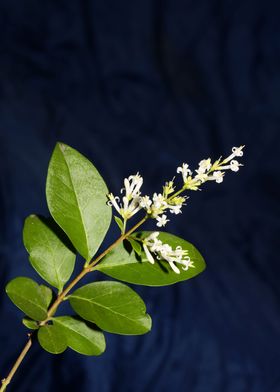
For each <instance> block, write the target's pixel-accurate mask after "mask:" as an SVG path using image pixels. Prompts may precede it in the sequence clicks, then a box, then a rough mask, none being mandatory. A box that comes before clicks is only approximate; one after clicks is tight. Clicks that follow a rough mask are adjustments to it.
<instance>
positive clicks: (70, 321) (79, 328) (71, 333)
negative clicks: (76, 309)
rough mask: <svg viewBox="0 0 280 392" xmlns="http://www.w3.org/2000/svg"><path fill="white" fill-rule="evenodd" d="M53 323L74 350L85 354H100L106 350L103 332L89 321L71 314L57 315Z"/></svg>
mask: <svg viewBox="0 0 280 392" xmlns="http://www.w3.org/2000/svg"><path fill="white" fill-rule="evenodd" d="M53 323H54V325H56V326H58V327H59V328H60V329H61V331H62V332H63V334H64V336H65V337H66V340H67V345H68V346H69V347H70V348H72V350H75V351H77V352H78V353H80V354H84V355H100V354H102V353H103V352H104V351H105V348H106V343H105V338H104V334H103V332H102V331H100V330H98V329H96V328H94V326H89V323H86V322H85V321H83V320H80V319H78V318H77V317H70V316H61V317H56V318H54V319H53Z"/></svg>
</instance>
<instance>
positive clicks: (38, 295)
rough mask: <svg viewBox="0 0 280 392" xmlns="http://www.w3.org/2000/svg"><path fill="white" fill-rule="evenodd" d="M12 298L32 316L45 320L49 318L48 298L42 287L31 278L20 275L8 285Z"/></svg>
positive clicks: (7, 289)
mask: <svg viewBox="0 0 280 392" xmlns="http://www.w3.org/2000/svg"><path fill="white" fill-rule="evenodd" d="M6 293H7V294H8V296H9V298H10V300H11V301H12V302H13V303H14V304H15V305H16V306H17V307H18V308H19V309H20V310H22V311H23V312H24V313H25V314H26V315H27V316H29V317H30V318H32V319H34V320H37V321H43V320H45V319H46V318H47V306H46V299H45V298H44V296H43V293H42V290H41V287H40V286H39V285H38V284H37V283H36V282H34V280H32V279H30V278H24V277H19V278H15V279H13V280H11V281H10V282H9V283H8V284H7V286H6Z"/></svg>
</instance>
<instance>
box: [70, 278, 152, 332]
mask: <svg viewBox="0 0 280 392" xmlns="http://www.w3.org/2000/svg"><path fill="white" fill-rule="evenodd" d="M69 299H70V304H71V306H72V308H73V309H74V310H75V312H76V313H77V314H78V315H79V316H81V317H82V318H84V319H85V320H88V321H91V322H93V323H95V324H96V325H98V326H99V327H100V328H101V329H103V330H104V331H108V332H112V333H118V334H122V335H141V334H144V333H146V332H148V331H149V330H150V329H151V318H150V316H149V315H148V314H147V313H146V306H145V303H144V302H143V300H142V299H141V298H140V297H139V295H138V294H137V293H136V292H135V291H133V290H132V289H131V288H130V287H128V286H126V285H125V284H123V283H119V282H97V283H90V284H87V285H85V286H83V287H81V288H79V289H78V290H76V291H75V292H74V293H73V294H72V295H70V297H69Z"/></svg>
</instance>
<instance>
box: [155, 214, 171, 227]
mask: <svg viewBox="0 0 280 392" xmlns="http://www.w3.org/2000/svg"><path fill="white" fill-rule="evenodd" d="M156 219H157V226H158V227H164V226H165V225H166V223H167V222H169V219H167V216H166V215H165V214H163V215H161V216H157V218H156Z"/></svg>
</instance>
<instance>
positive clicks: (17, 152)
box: [0, 0, 280, 392]
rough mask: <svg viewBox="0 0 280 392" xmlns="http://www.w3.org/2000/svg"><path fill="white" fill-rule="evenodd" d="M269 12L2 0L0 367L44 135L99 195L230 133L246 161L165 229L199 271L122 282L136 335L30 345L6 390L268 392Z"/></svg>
mask: <svg viewBox="0 0 280 392" xmlns="http://www.w3.org/2000/svg"><path fill="white" fill-rule="evenodd" d="M279 19H280V8H279V2H278V1H257V0H251V1H249V0H243V1H230V0H227V1H214V0H205V1H202V0H200V1H194V0H165V1H164V0H141V1H132V0H125V1H116V0H99V1H90V0H78V1H72V0H49V1H35V0H25V1H19V0H1V1H0V181H1V184H0V218H1V226H0V227H1V231H0V256H1V273H0V289H1V295H0V319H1V327H0V344H1V354H0V373H1V376H2V377H4V376H5V375H6V374H7V371H8V370H9V368H10V366H11V363H12V361H13V360H14V359H15V357H16V355H17V354H18V352H19V350H20V349H21V347H22V346H23V344H24V342H25V340H26V331H25V330H24V327H23V326H21V313H20V312H19V311H18V310H17V309H16V308H15V307H14V306H13V305H12V304H11V303H10V301H9V300H8V298H7V297H6V296H5V295H4V287H5V284H6V283H7V282H8V280H10V279H12V278H13V277H15V276H17V275H26V276H33V277H35V273H33V271H32V268H31V267H30V265H29V262H28V258H27V254H26V252H25V250H24V247H23V244H22V239H21V231H22V225H23V221H24V218H25V217H26V216H27V215H29V214H30V213H43V214H44V213H45V214H46V213H47V207H46V202H45V195H44V186H45V177H46V172H47V165H48V161H49V158H50V154H51V152H52V149H53V147H54V144H55V142H56V141H57V140H60V141H63V142H65V143H67V144H70V145H71V146H73V147H74V148H76V149H78V150H79V151H81V152H82V153H83V154H85V155H86V156H87V157H89V158H90V159H91V160H92V161H93V162H94V164H95V165H96V167H97V168H98V169H99V170H100V171H101V173H102V174H103V176H104V178H105V179H106V181H107V183H108V185H109V187H110V190H111V191H113V192H115V193H117V192H118V191H119V189H120V188H121V186H122V184H121V183H122V179H123V178H124V177H125V176H127V175H129V174H131V173H135V172H137V171H140V173H141V174H142V175H143V176H144V179H145V185H144V190H145V191H146V192H147V193H152V192H154V191H159V190H160V189H161V186H162V184H163V182H164V181H165V180H167V179H170V178H172V177H173V175H174V173H175V170H176V167H177V166H178V165H179V164H181V163H182V162H188V163H190V164H191V165H192V166H193V167H194V166H195V165H196V164H197V162H198V161H199V160H200V159H202V158H207V157H208V156H211V157H213V158H214V157H219V156H220V154H223V155H226V154H228V153H229V152H230V149H231V147H232V146H237V145H240V144H246V154H245V156H244V160H243V161H244V163H245V166H244V168H242V170H241V171H240V172H239V173H238V174H235V173H228V174H227V175H226V178H225V181H224V183H223V184H220V185H218V184H214V183H211V184H209V185H207V186H205V188H207V189H204V190H203V191H202V192H196V193H195V192H193V193H192V194H191V199H190V200H189V203H188V206H187V207H185V209H184V213H183V214H182V215H180V216H176V217H175V216H172V220H171V222H170V223H169V224H168V226H167V227H166V229H167V230H168V231H171V232H173V233H175V234H177V235H179V236H182V237H184V238H186V239H188V240H189V241H191V242H193V243H194V244H195V245H196V246H197V247H198V248H199V249H200V251H201V252H202V253H203V255H204V257H205V259H206V262H207V265H208V268H207V269H206V271H205V272H204V273H203V274H202V275H201V276H199V277H198V278H196V279H193V280H192V281H189V282H186V283H181V284H178V285H174V286H170V287H164V288H148V287H137V288H136V290H137V291H138V293H140V294H141V295H142V296H143V298H144V299H145V301H146V302H147V307H148V311H149V312H150V313H151V315H152V317H153V330H152V332H151V333H150V334H148V335H144V336H141V337H122V336H117V335H109V334H107V335H106V338H107V350H106V353H105V354H104V355H103V356H101V357H98V358H85V357H82V356H80V355H78V354H76V353H74V352H72V351H70V350H68V351H67V352H66V353H64V354H63V355H60V356H52V355H50V354H48V353H45V352H43V351H42V350H41V349H40V348H39V347H38V346H37V345H34V347H33V348H32V351H31V352H30V354H29V355H28V357H27V359H26V360H25V362H24V364H23V366H22V367H21V369H20V370H19V371H18V373H17V375H16V377H15V379H14V382H13V385H12V386H11V388H10V389H9V390H10V391H11V392H15V391H16V392H35V391H36V392H39V391H40V392H49V391H52V392H55V391H60V392H61V391H78V390H79V391H81V392H86V391H93V392H119V391H120V392H146V391H147V392H170V391H180V392H181V391H182V392H185V391H187V392H279V391H280V372H279V361H280V297H279V295H280V286H279V273H280V264H279V256H278V254H279V242H280V241H279V226H280V224H279V216H280V207H279V195H280V192H279V189H280V187H279V181H280V179H279V155H280V148H279V142H280V136H279V129H280V116H279V113H280V112H279V102H280V24H279ZM115 236H116V232H114V231H112V232H110V234H109V235H108V237H107V239H106V242H107V243H109V242H110V241H112V240H113V239H114V238H115Z"/></svg>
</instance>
